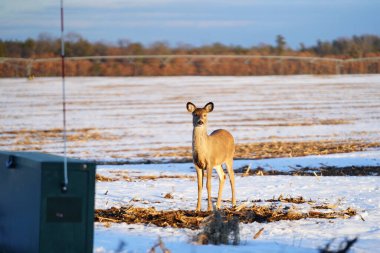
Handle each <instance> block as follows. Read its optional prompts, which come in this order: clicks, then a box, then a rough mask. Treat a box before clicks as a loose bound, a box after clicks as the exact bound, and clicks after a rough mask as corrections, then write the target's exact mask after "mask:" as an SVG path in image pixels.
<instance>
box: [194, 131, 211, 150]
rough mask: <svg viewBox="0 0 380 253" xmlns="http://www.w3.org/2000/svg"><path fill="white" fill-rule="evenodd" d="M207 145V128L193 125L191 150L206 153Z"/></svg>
mask: <svg viewBox="0 0 380 253" xmlns="http://www.w3.org/2000/svg"><path fill="white" fill-rule="evenodd" d="M207 146H208V135H207V128H206V126H204V127H194V129H193V152H195V153H203V154H204V153H206V152H207Z"/></svg>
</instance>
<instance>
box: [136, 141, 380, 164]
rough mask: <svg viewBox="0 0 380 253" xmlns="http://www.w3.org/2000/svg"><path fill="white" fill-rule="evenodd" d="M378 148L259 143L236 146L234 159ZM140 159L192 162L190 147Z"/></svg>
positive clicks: (358, 144) (356, 143)
mask: <svg viewBox="0 0 380 253" xmlns="http://www.w3.org/2000/svg"><path fill="white" fill-rule="evenodd" d="M374 147H380V142H364V141H361V140H351V141H331V140H319V141H304V142H286V141H273V142H260V143H244V144H239V143H238V144H236V147H235V148H236V151H235V158H246V159H263V158H278V157H299V156H308V155H326V154H335V153H350V152H357V151H364V150H367V149H369V148H374ZM139 156H140V157H155V158H158V157H175V158H173V161H178V160H181V161H183V162H185V161H186V162H190V161H191V160H192V153H191V147H163V148H156V149H150V150H148V153H144V154H140V155H139Z"/></svg>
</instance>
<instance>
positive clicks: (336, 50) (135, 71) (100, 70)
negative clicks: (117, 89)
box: [0, 33, 380, 77]
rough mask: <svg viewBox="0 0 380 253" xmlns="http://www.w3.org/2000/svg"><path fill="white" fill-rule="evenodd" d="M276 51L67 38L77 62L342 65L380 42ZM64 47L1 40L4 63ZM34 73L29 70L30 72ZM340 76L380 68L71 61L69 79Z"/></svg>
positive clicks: (370, 38)
mask: <svg viewBox="0 0 380 253" xmlns="http://www.w3.org/2000/svg"><path fill="white" fill-rule="evenodd" d="M274 42H275V43H274V45H269V44H260V45H256V46H251V47H243V46H235V45H224V44H222V43H214V44H210V45H203V46H198V47H196V46H192V45H189V44H178V45H176V46H170V45H169V44H168V43H166V42H155V43H152V44H150V45H144V44H142V43H139V42H133V41H129V40H125V39H124V40H119V41H118V42H117V43H105V42H91V41H89V40H87V39H85V38H83V37H82V36H81V35H79V34H75V33H69V34H68V35H67V36H66V37H65V55H66V56H67V57H72V56H105V55H108V56H114V55H273V56H274V55H281V56H304V57H326V58H337V59H348V58H360V57H376V56H380V37H379V36H376V35H362V36H352V37H350V38H338V39H335V40H332V41H317V42H316V44H315V45H312V46H305V45H304V44H300V45H299V47H298V48H297V49H293V48H291V47H289V46H288V45H287V43H286V39H285V38H284V37H283V36H281V35H278V36H277V37H276V38H275V41H274ZM60 52H61V42H60V39H59V38H54V37H52V36H50V35H48V34H41V35H39V36H38V38H37V39H26V40H24V41H18V40H1V39H0V57H10V58H29V59H30V58H32V59H37V58H52V57H59V56H60ZM28 68H29V69H28ZM338 68H339V73H380V62H379V61H373V62H368V63H363V62H352V63H349V64H344V66H338V65H337V63H334V62H327V61H326V62H319V61H318V62H313V61H311V62H308V61H294V60H284V61H278V60H269V59H250V60H244V59H234V58H231V59H223V60H218V61H215V59H213V58H212V57H210V58H206V59H197V60H192V61H189V60H188V59H186V58H183V59H182V58H178V59H173V60H170V61H162V60H160V59H141V60H134V61H127V60H121V59H118V60H106V59H102V60H95V61H92V60H80V61H67V62H66V69H67V75H69V76H135V75H138V76H157V75H159V76H161V75H276V74H336V73H337V69H338ZM26 73H30V74H33V75H37V76H56V75H60V63H59V62H39V63H33V65H32V66H27V63H25V62H21V61H20V62H18V63H15V62H12V63H9V62H8V63H7V62H5V63H0V76H1V77H12V76H25V75H26Z"/></svg>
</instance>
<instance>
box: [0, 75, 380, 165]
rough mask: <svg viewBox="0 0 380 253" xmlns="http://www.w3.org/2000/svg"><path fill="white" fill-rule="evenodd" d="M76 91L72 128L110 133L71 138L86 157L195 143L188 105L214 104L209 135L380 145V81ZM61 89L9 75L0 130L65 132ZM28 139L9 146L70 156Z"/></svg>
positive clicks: (72, 81)
mask: <svg viewBox="0 0 380 253" xmlns="http://www.w3.org/2000/svg"><path fill="white" fill-rule="evenodd" d="M66 89H67V92H66V93H67V128H68V129H69V130H72V129H74V130H80V129H84V128H88V129H91V130H92V131H94V132H96V133H98V134H99V135H100V136H101V138H100V139H95V140H94V139H89V140H87V141H69V142H68V152H69V154H70V155H71V156H75V157H78V158H85V159H97V160H103V161H114V160H118V159H121V160H123V159H129V160H133V159H135V160H136V159H141V157H145V158H152V157H153V156H154V154H155V153H156V152H157V149H161V148H164V147H169V148H170V147H189V146H191V132H192V124H191V115H190V114H189V113H188V112H187V110H186V108H185V105H186V103H187V102H188V101H192V102H194V103H195V104H196V105H197V106H203V105H204V104H206V103H207V102H209V101H212V102H214V104H215V109H214V111H213V112H212V113H211V114H210V115H209V131H211V130H213V129H218V128H224V129H227V130H229V131H230V132H231V133H232V134H233V135H234V137H235V139H236V142H237V143H251V142H268V141H307V140H337V141H340V140H362V141H372V142H375V141H379V140H380V110H379V109H378V108H380V75H342V76H266V77H251V76H248V77H227V76H226V77H68V78H66ZM61 91H62V88H61V80H60V78H36V79H34V80H32V81H28V80H26V79H19V78H14V79H8V78H3V79H0V94H1V95H0V96H1V100H0V105H1V106H0V120H1V124H0V131H11V130H14V131H20V130H23V129H28V130H35V129H38V130H49V129H56V128H61V127H62V98H61ZM329 120H330V121H331V120H336V121H338V122H340V124H329V123H328V121H329ZM6 136H7V135H5V136H4V137H6ZM19 138H21V136H11V138H10V139H9V138H4V139H0V145H1V146H6V147H9V148H11V149H20V148H25V149H30V148H38V149H39V150H41V151H45V152H50V153H61V152H62V148H63V145H62V142H61V138H60V137H59V136H58V137H56V138H55V139H51V140H50V139H49V141H45V142H43V143H39V144H38V145H36V144H33V143H31V144H25V145H19V144H17V143H18V140H19Z"/></svg>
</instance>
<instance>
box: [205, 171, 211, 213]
mask: <svg viewBox="0 0 380 253" xmlns="http://www.w3.org/2000/svg"><path fill="white" fill-rule="evenodd" d="M206 173H207V184H206V187H207V211H212V201H211V175H212V167H211V166H209V165H208V166H207V169H206Z"/></svg>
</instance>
